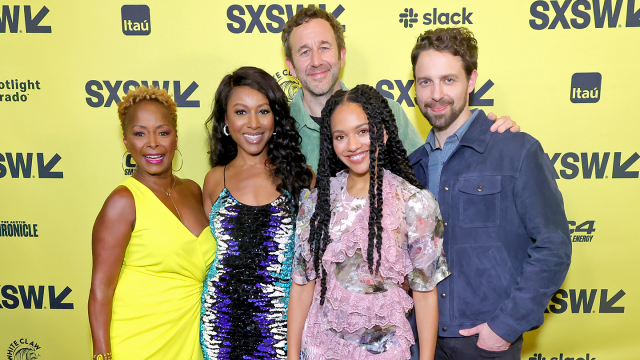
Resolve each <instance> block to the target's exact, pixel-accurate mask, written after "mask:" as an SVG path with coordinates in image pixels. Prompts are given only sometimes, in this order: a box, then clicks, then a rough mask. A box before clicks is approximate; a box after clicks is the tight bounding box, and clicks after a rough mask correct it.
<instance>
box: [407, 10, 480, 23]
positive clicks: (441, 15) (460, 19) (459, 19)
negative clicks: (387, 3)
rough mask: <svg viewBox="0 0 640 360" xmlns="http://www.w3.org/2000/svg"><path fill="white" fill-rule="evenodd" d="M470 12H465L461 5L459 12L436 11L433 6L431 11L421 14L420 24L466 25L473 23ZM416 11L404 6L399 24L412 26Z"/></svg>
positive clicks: (416, 16)
mask: <svg viewBox="0 0 640 360" xmlns="http://www.w3.org/2000/svg"><path fill="white" fill-rule="evenodd" d="M471 15H473V13H472V12H467V8H466V7H463V8H462V10H461V11H460V12H454V13H450V12H438V8H433V11H432V12H427V13H424V15H422V20H423V21H422V24H424V25H449V24H452V25H466V24H473V22H472V21H471ZM419 16H420V14H418V13H417V12H415V11H413V8H405V9H404V12H402V13H400V24H403V25H404V27H405V28H412V27H413V24H415V23H417V22H418V21H419Z"/></svg>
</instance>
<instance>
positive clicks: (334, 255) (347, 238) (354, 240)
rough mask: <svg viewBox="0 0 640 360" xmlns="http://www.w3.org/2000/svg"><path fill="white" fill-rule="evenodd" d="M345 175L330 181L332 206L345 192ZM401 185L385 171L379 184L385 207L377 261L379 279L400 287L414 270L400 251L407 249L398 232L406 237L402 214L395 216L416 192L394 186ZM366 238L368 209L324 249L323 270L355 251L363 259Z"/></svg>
mask: <svg viewBox="0 0 640 360" xmlns="http://www.w3.org/2000/svg"><path fill="white" fill-rule="evenodd" d="M347 175H348V174H347V172H346V171H343V172H340V173H338V174H337V175H336V177H334V178H332V179H331V198H332V204H335V203H337V201H335V200H334V198H337V197H339V196H340V192H342V191H346V189H345V188H346V185H347V184H346V182H347ZM400 182H405V180H404V179H402V178H400V177H398V176H396V175H394V174H393V173H391V172H389V171H387V170H385V172H384V178H383V181H382V198H383V201H384V204H385V206H384V207H383V209H382V229H383V234H382V249H381V251H380V252H381V254H382V256H383V259H382V260H381V261H380V276H382V277H383V278H387V279H391V280H392V281H393V282H395V283H396V284H402V283H403V282H404V278H405V276H406V275H407V274H409V273H410V272H411V271H412V270H413V265H412V263H411V259H410V258H409V256H408V253H407V250H406V249H404V248H403V246H406V244H403V243H406V237H404V236H400V235H399V234H398V232H400V233H406V225H405V223H404V222H403V221H401V220H402V219H404V213H403V214H397V213H394V212H398V211H401V212H404V208H405V206H404V205H405V204H404V202H405V200H406V199H408V198H409V197H410V196H411V195H412V194H413V193H415V192H411V191H408V188H407V186H400V187H398V186H397V185H396V184H398V183H400ZM404 188H407V190H403V189H404ZM411 188H413V187H411ZM416 190H417V189H416ZM400 201H402V204H399V203H400ZM367 203H368V202H367ZM333 227H334V223H333V222H332V224H331V225H330V228H333ZM368 234H369V208H368V206H367V207H365V208H364V209H363V210H362V211H360V212H359V213H358V214H357V215H356V216H355V219H354V221H353V224H352V225H351V226H350V230H349V231H348V232H346V233H344V234H342V235H340V236H339V238H334V239H333V240H332V242H331V244H329V246H327V250H326V251H325V254H324V256H323V258H322V262H323V265H324V266H325V268H327V267H328V266H329V264H330V263H340V262H343V261H345V260H346V258H347V257H352V256H353V255H354V254H355V252H356V251H357V250H358V249H361V250H362V254H363V256H365V257H366V255H364V254H366V253H367V249H368V248H369V237H368ZM397 238H400V239H398V241H400V243H397V242H396V241H394V239H397ZM377 258H378V257H377V254H376V253H375V252H374V263H375V262H376V261H377Z"/></svg>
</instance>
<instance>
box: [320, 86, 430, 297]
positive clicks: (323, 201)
mask: <svg viewBox="0 0 640 360" xmlns="http://www.w3.org/2000/svg"><path fill="white" fill-rule="evenodd" d="M344 103H354V104H359V105H360V106H361V107H362V110H363V111H364V112H365V114H366V115H367V118H368V119H369V139H370V141H371V145H370V149H369V159H370V161H369V172H370V175H371V178H370V183H369V235H368V237H369V246H368V248H367V254H366V259H367V263H368V264H369V272H370V273H371V274H373V273H374V272H375V273H377V272H378V270H379V269H380V259H381V257H380V250H381V247H382V230H383V229H382V203H383V199H382V178H383V172H382V170H381V169H386V170H389V171H391V172H392V173H394V174H396V175H398V176H400V177H402V178H403V179H405V180H407V181H408V182H409V183H410V184H411V185H413V186H415V187H417V188H419V189H422V185H421V184H420V182H419V181H418V179H417V178H416V175H415V174H414V172H413V169H412V168H411V164H410V162H409V157H408V156H407V150H406V149H405V148H404V146H403V145H402V142H401V141H400V137H399V136H398V126H397V125H396V120H395V117H394V116H393V112H392V111H391V108H390V107H389V103H388V102H387V99H385V98H384V97H383V96H382V95H381V94H380V93H379V92H378V91H377V90H376V89H374V88H373V87H371V86H369V85H358V86H356V87H355V88H353V89H351V90H349V91H344V90H338V91H337V92H336V93H334V94H333V96H331V98H330V99H329V100H328V101H327V103H326V105H325V107H324V109H322V123H321V125H320V159H322V160H321V161H320V163H319V165H318V178H317V188H318V199H317V203H316V208H315V211H314V213H313V215H312V216H311V221H310V237H309V243H310V244H311V251H312V253H313V258H314V264H313V266H314V268H315V269H319V268H320V267H321V264H322V262H321V259H322V256H323V255H324V252H325V250H326V249H327V245H328V244H329V243H330V242H331V237H330V235H329V222H330V220H331V203H330V202H331V199H330V179H331V178H332V177H334V176H336V174H337V173H338V172H339V171H341V170H344V169H346V168H347V166H346V165H345V164H344V163H343V162H342V161H340V160H339V158H338V156H337V155H336V153H335V151H334V150H333V138H332V136H331V116H332V115H333V113H334V111H335V110H336V108H337V107H338V106H340V105H342V104H344ZM385 133H386V134H387V136H388V138H387V141H386V143H385V141H384V135H385ZM376 153H378V155H376ZM374 248H375V252H376V258H377V261H376V262H375V265H374ZM316 273H319V272H318V271H316ZM326 276H327V273H326V270H325V268H324V267H322V276H321V282H320V284H321V292H320V304H321V305H323V304H324V298H325V295H326V292H327V284H326Z"/></svg>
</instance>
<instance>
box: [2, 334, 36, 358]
mask: <svg viewBox="0 0 640 360" xmlns="http://www.w3.org/2000/svg"><path fill="white" fill-rule="evenodd" d="M38 350H40V345H38V343H36V342H35V341H30V340H28V339H25V338H22V339H18V340H14V341H12V342H11V344H9V348H8V349H7V358H8V359H9V360H36V359H40V354H39V353H38Z"/></svg>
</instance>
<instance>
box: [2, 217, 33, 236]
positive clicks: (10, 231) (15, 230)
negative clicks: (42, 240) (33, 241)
mask: <svg viewBox="0 0 640 360" xmlns="http://www.w3.org/2000/svg"><path fill="white" fill-rule="evenodd" d="M0 237H38V224H28V223H27V222H26V221H6V220H2V221H0Z"/></svg>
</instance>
